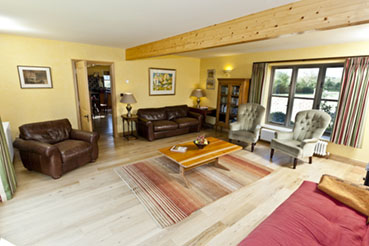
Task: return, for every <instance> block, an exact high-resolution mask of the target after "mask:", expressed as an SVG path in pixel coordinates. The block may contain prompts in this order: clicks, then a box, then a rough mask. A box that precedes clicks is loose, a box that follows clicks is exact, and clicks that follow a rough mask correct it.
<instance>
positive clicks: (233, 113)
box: [216, 78, 250, 128]
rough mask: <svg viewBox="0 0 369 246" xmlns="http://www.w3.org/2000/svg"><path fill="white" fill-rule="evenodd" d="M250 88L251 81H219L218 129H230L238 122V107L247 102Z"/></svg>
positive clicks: (230, 79) (229, 79)
mask: <svg viewBox="0 0 369 246" xmlns="http://www.w3.org/2000/svg"><path fill="white" fill-rule="evenodd" d="M249 87H250V79H235V78H226V79H218V102H217V123H216V128H218V127H221V128H223V127H225V128H228V127H229V124H230V123H232V122H234V121H237V114H238V106H239V105H240V104H243V103H246V102H247V100H248V95H249Z"/></svg>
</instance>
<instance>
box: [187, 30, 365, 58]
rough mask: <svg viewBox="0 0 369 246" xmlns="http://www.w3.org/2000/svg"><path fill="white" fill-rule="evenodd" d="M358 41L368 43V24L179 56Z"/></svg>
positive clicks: (293, 47)
mask: <svg viewBox="0 0 369 246" xmlns="http://www.w3.org/2000/svg"><path fill="white" fill-rule="evenodd" d="M359 41H369V24H366V25H359V26H352V27H346V28H340V29H334V30H329V31H311V32H306V33H303V34H296V35H286V36H282V37H279V38H275V39H269V40H263V41H257V42H252V43H245V44H238V45H231V46H226V47H220V48H212V49H207V50H199V51H193V52H187V53H183V54H181V55H183V56H191V57H199V58H206V57H214V56H229V55H238V54H245V53H253V52H263V51H273V50H287V49H296V48H305V47H314V46H322V45H328V44H339V43H348V42H359Z"/></svg>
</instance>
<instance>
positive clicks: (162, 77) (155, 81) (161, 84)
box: [149, 68, 176, 96]
mask: <svg viewBox="0 0 369 246" xmlns="http://www.w3.org/2000/svg"><path fill="white" fill-rule="evenodd" d="M175 94H176V70H175V69H165V68H149V95H150V96H164V95H175Z"/></svg>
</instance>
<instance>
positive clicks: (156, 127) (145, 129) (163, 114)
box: [137, 105, 202, 141]
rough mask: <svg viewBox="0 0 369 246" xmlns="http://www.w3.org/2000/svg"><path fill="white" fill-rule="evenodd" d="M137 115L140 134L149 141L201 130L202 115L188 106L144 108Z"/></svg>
mask: <svg viewBox="0 0 369 246" xmlns="http://www.w3.org/2000/svg"><path fill="white" fill-rule="evenodd" d="M137 115H138V127H137V130H138V134H139V135H140V136H143V137H145V138H147V139H148V140H149V141H152V140H154V139H158V138H165V137H171V136H176V135H180V134H186V133H189V132H198V131H200V130H201V123H202V115H201V114H198V113H194V112H190V111H189V110H188V107H187V105H179V106H170V107H163V108H143V109H139V110H138V111H137Z"/></svg>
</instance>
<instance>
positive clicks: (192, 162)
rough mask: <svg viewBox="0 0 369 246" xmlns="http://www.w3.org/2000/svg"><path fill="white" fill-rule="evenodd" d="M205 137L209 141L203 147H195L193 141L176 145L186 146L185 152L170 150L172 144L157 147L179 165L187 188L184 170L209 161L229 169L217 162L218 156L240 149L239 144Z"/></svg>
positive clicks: (216, 165) (187, 183) (180, 173)
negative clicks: (160, 147)
mask: <svg viewBox="0 0 369 246" xmlns="http://www.w3.org/2000/svg"><path fill="white" fill-rule="evenodd" d="M206 139H207V140H208V141H209V142H210V143H209V145H207V146H206V147H205V148H203V149H199V148H197V146H196V145H195V144H194V143H193V142H188V143H183V144H178V145H177V146H181V147H187V151H186V152H185V153H178V152H173V151H170V149H171V148H172V147H173V146H170V147H166V148H162V149H159V151H160V152H161V153H163V154H164V155H165V156H166V157H168V158H169V159H171V160H172V161H174V162H175V163H177V164H178V165H179V175H180V176H181V177H182V179H183V180H184V182H185V186H186V187H187V188H188V187H189V186H190V185H189V182H188V180H187V179H186V177H185V172H186V171H188V170H190V169H193V168H196V167H199V166H202V165H205V164H208V163H211V162H213V163H214V166H215V167H218V168H221V169H224V170H227V171H229V169H228V168H226V167H224V166H223V165H221V164H220V163H219V161H218V160H219V157H221V156H222V155H226V154H229V153H231V152H234V151H237V150H240V149H242V147H241V146H238V145H235V144H231V143H229V142H226V141H223V140H220V139H217V138H213V137H208V138H206Z"/></svg>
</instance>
